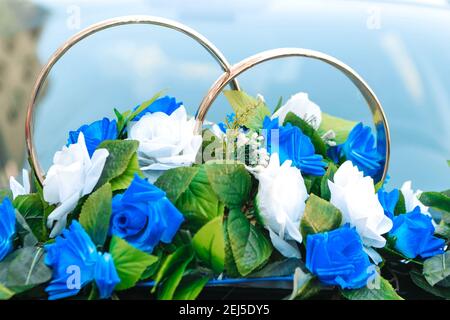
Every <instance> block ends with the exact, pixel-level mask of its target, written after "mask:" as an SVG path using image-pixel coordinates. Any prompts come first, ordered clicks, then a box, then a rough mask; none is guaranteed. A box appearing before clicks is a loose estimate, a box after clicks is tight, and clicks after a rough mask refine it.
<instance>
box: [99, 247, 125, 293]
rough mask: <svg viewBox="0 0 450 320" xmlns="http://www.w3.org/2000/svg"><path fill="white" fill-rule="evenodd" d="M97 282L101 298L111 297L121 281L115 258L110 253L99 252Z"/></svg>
mask: <svg viewBox="0 0 450 320" xmlns="http://www.w3.org/2000/svg"><path fill="white" fill-rule="evenodd" d="M94 278H95V283H96V284H97V288H98V291H99V295H100V299H107V298H109V297H111V294H112V293H113V291H114V288H115V287H116V285H117V284H118V283H119V282H120V278H119V275H118V274H117V271H116V267H115V266H114V262H113V259H112V257H111V255H110V254H109V253H104V254H101V253H99V254H98V261H97V264H96V268H95V275H94Z"/></svg>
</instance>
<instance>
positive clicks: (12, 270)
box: [0, 247, 52, 296]
mask: <svg viewBox="0 0 450 320" xmlns="http://www.w3.org/2000/svg"><path fill="white" fill-rule="evenodd" d="M44 257H45V253H44V248H41V247H23V248H20V249H17V250H15V251H14V252H12V253H11V254H9V255H8V256H7V257H6V258H5V259H4V260H3V261H2V262H0V285H1V286H3V287H6V288H7V289H8V290H7V291H4V293H3V294H5V295H6V296H7V295H9V294H11V293H12V292H13V293H14V294H18V293H21V292H24V291H27V290H29V289H31V288H34V287H36V286H38V285H41V284H43V283H45V282H47V281H49V280H50V278H51V275H52V273H51V270H50V269H49V268H48V267H47V266H46V265H45V263H44ZM0 291H1V290H0ZM5 292H6V293H5ZM8 292H9V293H8Z"/></svg>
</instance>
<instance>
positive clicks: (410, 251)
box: [389, 206, 445, 259]
mask: <svg viewBox="0 0 450 320" xmlns="http://www.w3.org/2000/svg"><path fill="white" fill-rule="evenodd" d="M393 222H394V226H393V227H392V230H391V231H390V232H389V236H390V237H393V238H394V240H395V249H396V250H397V251H398V252H400V253H402V254H403V255H404V256H405V257H407V258H410V259H414V258H415V257H417V256H420V257H422V258H428V257H432V256H435V255H437V254H441V253H444V247H445V241H444V239H439V238H437V237H435V236H434V226H433V223H432V219H431V217H430V216H427V215H425V214H423V213H421V212H420V207H419V206H417V207H416V208H414V210H413V211H411V212H408V213H404V214H400V215H398V216H395V217H394V219H393Z"/></svg>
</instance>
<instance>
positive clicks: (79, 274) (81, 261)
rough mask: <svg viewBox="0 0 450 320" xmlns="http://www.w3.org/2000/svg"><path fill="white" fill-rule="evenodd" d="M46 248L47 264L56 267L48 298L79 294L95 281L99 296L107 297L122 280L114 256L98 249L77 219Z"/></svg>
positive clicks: (48, 288)
mask: <svg viewBox="0 0 450 320" xmlns="http://www.w3.org/2000/svg"><path fill="white" fill-rule="evenodd" d="M45 250H46V252H47V254H46V256H45V264H47V265H48V266H50V267H51V268H52V270H53V277H52V280H51V282H50V284H49V285H48V286H47V288H46V289H45V291H46V292H47V293H48V294H49V300H56V299H63V298H67V297H70V296H74V295H77V294H78V293H79V292H80V290H81V288H83V287H84V286H86V285H87V284H88V283H90V282H91V281H93V280H95V282H96V284H97V287H98V290H99V292H100V297H101V298H102V299H104V298H108V297H110V296H111V294H112V291H113V290H114V287H115V286H116V285H117V284H118V283H119V282H120V278H119V276H118V274H117V271H116V268H115V267H114V263H113V261H112V259H111V256H110V255H109V254H108V253H105V254H100V253H99V252H97V249H96V247H95V244H94V243H93V242H92V240H91V238H90V237H89V235H88V234H87V233H86V231H84V229H83V227H82V226H81V225H80V224H79V223H78V222H77V221H73V222H72V224H71V225H70V228H69V229H65V230H64V231H63V233H62V235H60V236H58V237H57V238H56V240H55V242H54V243H51V244H48V245H46V246H45Z"/></svg>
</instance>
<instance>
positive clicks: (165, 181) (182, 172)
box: [155, 167, 200, 203]
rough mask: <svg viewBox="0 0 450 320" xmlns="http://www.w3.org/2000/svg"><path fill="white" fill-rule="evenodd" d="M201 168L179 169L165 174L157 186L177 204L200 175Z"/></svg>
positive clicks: (159, 179) (157, 182)
mask: <svg viewBox="0 0 450 320" xmlns="http://www.w3.org/2000/svg"><path fill="white" fill-rule="evenodd" d="M199 170H200V167H179V168H174V169H170V170H167V171H166V172H164V173H163V174H162V175H161V176H160V177H159V178H158V180H156V182H155V185H156V186H157V187H158V188H160V189H162V190H164V191H165V192H166V195H167V198H169V200H170V201H171V202H172V203H176V202H177V200H178V198H179V197H180V196H181V195H182V194H183V192H185V191H186V190H187V189H188V188H189V185H190V184H191V182H192V180H193V179H194V177H195V176H196V175H197V174H198V172H199Z"/></svg>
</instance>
